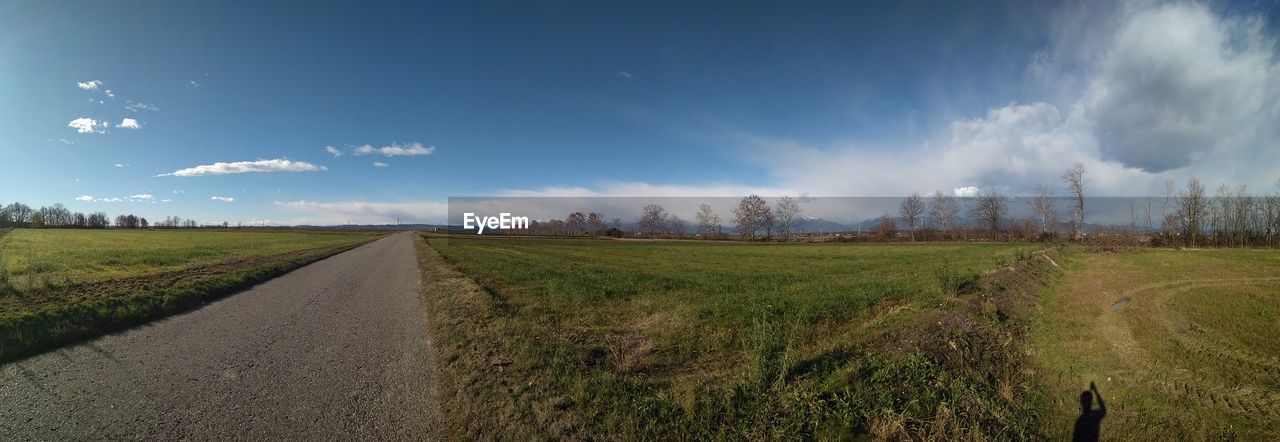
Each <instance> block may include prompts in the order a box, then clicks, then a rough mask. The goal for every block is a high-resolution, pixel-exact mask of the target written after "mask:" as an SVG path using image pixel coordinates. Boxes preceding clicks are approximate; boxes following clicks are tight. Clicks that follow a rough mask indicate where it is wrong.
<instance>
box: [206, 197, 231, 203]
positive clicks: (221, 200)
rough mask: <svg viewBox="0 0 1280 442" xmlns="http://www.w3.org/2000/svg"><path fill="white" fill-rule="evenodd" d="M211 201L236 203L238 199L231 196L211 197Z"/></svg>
mask: <svg viewBox="0 0 1280 442" xmlns="http://www.w3.org/2000/svg"><path fill="white" fill-rule="evenodd" d="M209 199H210V200H213V201H217V202H220V203H234V202H236V199H235V198H232V197H229V196H211V197H209Z"/></svg>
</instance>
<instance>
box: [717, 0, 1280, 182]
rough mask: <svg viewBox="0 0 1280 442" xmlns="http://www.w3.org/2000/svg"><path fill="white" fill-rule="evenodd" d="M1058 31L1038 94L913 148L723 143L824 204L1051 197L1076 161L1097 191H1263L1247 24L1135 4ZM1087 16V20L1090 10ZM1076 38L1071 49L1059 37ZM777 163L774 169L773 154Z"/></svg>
mask: <svg viewBox="0 0 1280 442" xmlns="http://www.w3.org/2000/svg"><path fill="white" fill-rule="evenodd" d="M1108 13H1109V14H1111V15H1112V16H1110V17H1109V18H1108V17H1097V16H1093V15H1082V16H1081V17H1085V18H1087V19H1078V20H1068V21H1065V22H1064V24H1062V25H1060V26H1061V27H1063V28H1064V29H1071V32H1068V33H1064V34H1062V35H1060V36H1058V37H1057V38H1058V39H1057V40H1052V41H1051V43H1050V47H1049V48H1047V49H1046V50H1044V51H1040V52H1037V53H1036V54H1034V55H1033V56H1031V57H1030V59H1029V60H1028V61H1027V63H1028V64H1027V71H1028V73H1029V75H1028V77H1029V78H1030V80H1028V81H1033V82H1038V83H1037V84H1041V86H1043V88H1044V89H1045V90H1044V91H1041V92H1042V93H1041V94H1040V95H1041V96H1040V97H1038V98H1039V99H1032V100H1030V101H1026V102H1014V103H1008V104H1005V105H999V106H994V107H991V108H989V109H988V110H987V112H986V113H985V115H978V116H974V117H970V118H959V119H955V120H953V121H952V122H951V123H950V124H947V125H945V126H942V127H940V128H937V129H936V130H934V131H933V132H934V133H933V134H932V136H930V137H928V139H927V141H922V142H919V143H918V144H916V145H907V146H886V145H875V144H859V143H857V142H846V141H834V142H829V143H821V142H817V143H815V142H810V141H806V142H801V141H797V140H791V139H783V138H773V137H768V136H761V135H758V134H741V133H737V134H729V135H728V136H727V137H726V138H725V143H726V144H729V145H735V146H741V145H747V146H750V147H752V149H750V150H751V151H752V152H754V155H753V157H752V161H754V162H755V163H756V164H757V165H758V166H759V167H760V168H762V169H763V170H765V171H766V173H767V174H768V175H769V177H770V178H772V182H773V183H776V185H777V186H779V187H783V188H790V189H804V190H805V191H808V192H810V193H812V194H814V195H818V196H821V195H827V196H901V195H907V194H910V193H911V192H915V191H920V192H929V191H932V190H939V189H941V190H944V191H945V190H947V189H950V190H951V193H953V194H954V193H956V189H958V188H967V187H974V188H978V189H983V190H987V189H991V190H997V191H1000V192H1002V193H1006V194H1011V195H1028V194H1030V193H1032V192H1033V191H1034V189H1035V186H1036V185H1037V184H1047V185H1049V186H1050V187H1051V188H1055V189H1061V188H1062V187H1061V186H1062V180H1061V179H1060V178H1059V177H1060V176H1061V175H1062V172H1063V171H1064V170H1065V169H1066V168H1067V167H1068V166H1070V165H1071V163H1073V162H1076V161H1079V162H1081V163H1083V164H1084V165H1085V168H1086V170H1087V172H1086V177H1087V178H1088V180H1089V182H1088V191H1089V192H1090V193H1091V194H1093V195H1097V196H1105V195H1110V196H1133V195H1162V194H1163V192H1164V189H1163V187H1164V183H1165V182H1166V181H1172V182H1175V183H1182V182H1185V181H1186V179H1187V178H1189V177H1191V176H1198V177H1199V178H1200V179H1201V180H1202V181H1205V182H1229V183H1232V184H1235V185H1240V184H1243V185H1248V186H1249V187H1250V188H1252V189H1262V188H1268V189H1269V188H1271V186H1272V185H1273V184H1274V180H1275V179H1276V177H1275V171H1276V170H1280V125H1277V124H1275V122H1276V121H1280V75H1277V74H1278V73H1280V70H1278V69H1277V61H1276V58H1275V55H1273V54H1274V51H1275V48H1276V47H1277V45H1276V43H1277V42H1276V39H1275V38H1273V37H1271V36H1268V35H1267V34H1266V33H1264V27H1263V21H1262V19H1260V18H1258V17H1222V16H1217V15H1215V13H1214V12H1213V11H1212V10H1210V9H1209V8H1207V7H1204V6H1199V5H1193V4H1181V3H1180V4H1164V5H1155V6H1152V5H1151V4H1149V3H1134V4H1129V5H1128V6H1125V7H1122V8H1119V9H1117V10H1115V11H1109V12H1108ZM1090 14H1096V12H1091V13H1090ZM1080 35H1087V36H1088V38H1079V39H1076V40H1081V41H1071V40H1069V39H1070V37H1069V36H1080ZM784 156H785V157H786V158H787V161H778V158H780V157H784Z"/></svg>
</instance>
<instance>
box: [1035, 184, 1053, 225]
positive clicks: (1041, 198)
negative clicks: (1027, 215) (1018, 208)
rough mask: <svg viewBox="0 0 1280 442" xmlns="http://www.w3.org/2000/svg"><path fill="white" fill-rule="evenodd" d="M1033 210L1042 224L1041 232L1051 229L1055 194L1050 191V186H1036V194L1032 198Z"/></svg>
mask: <svg viewBox="0 0 1280 442" xmlns="http://www.w3.org/2000/svg"><path fill="white" fill-rule="evenodd" d="M1031 212H1032V213H1034V214H1035V217H1036V221H1038V222H1039V224H1040V232H1041V233H1044V232H1047V231H1049V219H1050V218H1051V215H1052V214H1053V194H1052V193H1050V192H1049V186H1046V185H1044V184H1041V185H1038V186H1036V196H1035V198H1033V199H1032V200H1031Z"/></svg>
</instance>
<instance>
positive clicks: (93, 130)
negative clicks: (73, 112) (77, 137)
mask: <svg viewBox="0 0 1280 442" xmlns="http://www.w3.org/2000/svg"><path fill="white" fill-rule="evenodd" d="M67 127H70V128H72V129H75V130H76V132H78V133H82V134H101V133H106V132H107V122H106V121H98V120H95V119H92V118H87V117H80V118H76V119H74V120H71V122H69V123H67Z"/></svg>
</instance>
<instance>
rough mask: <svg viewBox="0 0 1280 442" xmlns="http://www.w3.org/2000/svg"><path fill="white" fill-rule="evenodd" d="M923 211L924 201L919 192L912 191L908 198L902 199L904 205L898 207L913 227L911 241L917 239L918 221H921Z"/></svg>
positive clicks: (909, 226) (899, 212)
mask: <svg viewBox="0 0 1280 442" xmlns="http://www.w3.org/2000/svg"><path fill="white" fill-rule="evenodd" d="M923 213H924V201H921V200H920V194H919V193H912V194H911V196H909V197H907V199H905V200H902V205H901V206H899V207H898V214H899V215H901V216H902V219H903V220H904V221H906V222H907V227H908V228H910V229H911V242H915V240H916V222H918V221H920V215H921V214H923Z"/></svg>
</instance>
